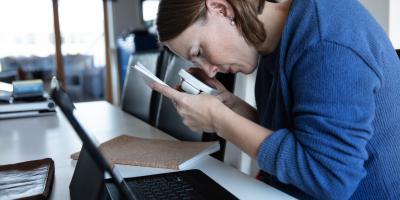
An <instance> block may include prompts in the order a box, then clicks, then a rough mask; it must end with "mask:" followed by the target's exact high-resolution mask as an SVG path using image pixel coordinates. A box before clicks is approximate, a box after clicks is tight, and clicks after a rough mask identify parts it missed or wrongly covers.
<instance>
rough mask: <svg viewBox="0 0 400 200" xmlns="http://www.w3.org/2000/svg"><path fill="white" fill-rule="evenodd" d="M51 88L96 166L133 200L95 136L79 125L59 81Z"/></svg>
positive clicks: (72, 105) (74, 111)
mask: <svg viewBox="0 0 400 200" xmlns="http://www.w3.org/2000/svg"><path fill="white" fill-rule="evenodd" d="M51 88H52V91H51V97H52V99H53V100H54V102H55V103H56V104H57V105H58V106H59V107H60V109H61V111H62V112H63V113H64V115H65V117H66V118H67V119H68V121H69V123H70V124H71V125H72V127H73V128H74V130H75V131H76V133H77V134H78V136H79V138H80V139H81V140H82V143H83V146H84V147H85V149H86V150H87V151H88V153H89V155H90V156H91V158H92V159H93V160H94V161H95V163H96V165H97V166H98V167H99V168H100V169H102V170H103V171H104V172H106V173H108V174H109V175H110V177H111V179H112V180H113V181H114V182H115V184H116V185H117V186H119V187H120V188H119V189H120V190H121V192H123V193H124V194H125V196H126V197H128V198H129V199H131V198H133V196H134V195H133V193H132V192H131V191H130V189H129V188H128V187H124V186H126V183H125V181H124V179H123V177H122V176H121V174H120V173H119V171H118V170H117V169H116V168H113V167H112V165H111V164H110V163H109V162H108V161H107V159H106V158H105V156H104V155H103V154H102V153H101V151H100V150H99V149H98V148H97V147H98V146H99V143H98V142H97V139H96V138H95V137H94V136H93V135H91V134H89V133H88V132H86V131H85V130H84V128H83V126H82V125H81V124H80V123H79V121H78V118H77V117H76V115H75V113H76V109H75V106H74V104H73V102H72V100H71V98H70V97H69V96H68V94H67V93H66V92H65V91H64V90H63V89H62V88H61V87H60V86H59V84H58V81H57V79H55V78H53V80H52V83H51ZM121 186H122V187H121Z"/></svg>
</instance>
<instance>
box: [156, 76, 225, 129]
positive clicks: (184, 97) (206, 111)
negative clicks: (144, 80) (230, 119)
mask: <svg viewBox="0 0 400 200" xmlns="http://www.w3.org/2000/svg"><path fill="white" fill-rule="evenodd" d="M151 88H152V89H153V90H156V91H158V92H160V93H161V94H162V95H164V96H166V97H168V98H169V99H171V100H172V101H173V102H174V103H175V105H176V109H177V111H178V113H179V115H180V116H181V117H182V120H183V123H184V124H185V125H186V126H187V127H189V128H190V129H191V130H192V131H204V132H216V126H215V123H216V122H215V120H214V115H215V114H216V112H217V110H218V109H217V108H218V107H220V106H224V105H223V104H222V103H221V102H220V101H218V99H217V98H216V97H214V96H211V95H207V94H199V95H190V94H187V93H184V92H179V91H177V90H175V89H173V88H171V87H169V86H165V85H161V84H158V83H153V84H152V85H151Z"/></svg>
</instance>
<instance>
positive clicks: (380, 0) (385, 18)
mask: <svg viewBox="0 0 400 200" xmlns="http://www.w3.org/2000/svg"><path fill="white" fill-rule="evenodd" d="M359 1H360V3H361V4H363V5H364V6H365V7H366V8H367V9H368V10H369V12H370V13H371V14H372V16H374V17H375V19H376V20H377V21H378V23H379V24H380V25H381V26H382V27H383V29H384V30H385V31H386V33H387V34H388V36H389V38H390V40H391V41H392V43H393V46H394V47H395V48H396V49H400V1H399V0H359Z"/></svg>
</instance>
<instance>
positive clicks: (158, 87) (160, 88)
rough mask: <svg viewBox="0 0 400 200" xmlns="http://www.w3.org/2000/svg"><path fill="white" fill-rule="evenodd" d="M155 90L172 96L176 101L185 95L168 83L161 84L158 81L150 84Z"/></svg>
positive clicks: (169, 96)
mask: <svg viewBox="0 0 400 200" xmlns="http://www.w3.org/2000/svg"><path fill="white" fill-rule="evenodd" d="M150 87H151V88H152V89H153V90H155V91H157V92H159V93H161V94H162V95H164V96H166V97H168V98H170V99H171V100H172V101H174V102H178V101H179V99H181V98H182V97H183V93H181V92H179V91H177V90H175V89H173V88H171V87H169V86H166V85H161V84H158V83H152V84H151V86H150Z"/></svg>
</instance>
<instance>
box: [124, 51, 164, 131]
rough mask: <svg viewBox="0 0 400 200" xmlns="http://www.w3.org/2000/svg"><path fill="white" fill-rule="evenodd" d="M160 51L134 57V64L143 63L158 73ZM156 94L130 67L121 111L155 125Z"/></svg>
mask: <svg viewBox="0 0 400 200" xmlns="http://www.w3.org/2000/svg"><path fill="white" fill-rule="evenodd" d="M159 54H160V52H159V51H151V52H141V53H135V54H133V55H132V58H133V59H134V60H133V63H136V62H139V61H140V62H141V63H142V64H143V65H144V66H145V67H147V69H148V70H149V71H151V72H152V73H154V74H156V73H157V60H158V57H159ZM154 95H155V94H154V93H153V92H152V90H151V89H150V88H149V87H148V86H147V85H146V84H145V83H144V81H143V80H142V78H141V75H140V74H138V73H137V72H136V71H135V70H134V69H132V68H131V67H128V69H127V73H126V77H125V81H124V85H123V89H122V96H121V109H122V110H123V111H125V112H128V113H130V114H132V115H134V116H136V117H138V118H140V119H141V120H143V121H145V122H147V123H149V124H151V125H154V117H155V116H154V115H155V113H154V112H153V111H152V110H153V109H156V108H154V106H153V104H154V103H152V102H153V100H152V99H153V96H154Z"/></svg>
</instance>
